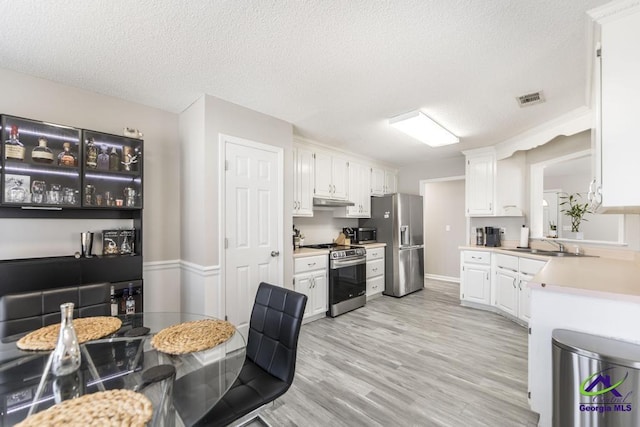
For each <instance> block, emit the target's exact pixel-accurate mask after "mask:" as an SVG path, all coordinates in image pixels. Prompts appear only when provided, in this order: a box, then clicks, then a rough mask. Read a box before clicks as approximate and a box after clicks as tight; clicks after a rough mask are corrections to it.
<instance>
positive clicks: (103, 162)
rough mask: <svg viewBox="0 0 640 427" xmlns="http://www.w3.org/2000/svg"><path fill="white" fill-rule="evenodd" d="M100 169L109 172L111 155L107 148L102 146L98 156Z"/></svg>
mask: <svg viewBox="0 0 640 427" xmlns="http://www.w3.org/2000/svg"><path fill="white" fill-rule="evenodd" d="M98 169H100V170H103V171H108V170H109V153H107V146H106V145H101V146H100V154H98Z"/></svg>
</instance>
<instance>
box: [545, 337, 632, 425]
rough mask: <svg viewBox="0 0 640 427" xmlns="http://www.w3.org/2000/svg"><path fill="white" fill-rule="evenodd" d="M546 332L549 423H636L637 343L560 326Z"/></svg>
mask: <svg viewBox="0 0 640 427" xmlns="http://www.w3.org/2000/svg"><path fill="white" fill-rule="evenodd" d="M551 337H552V348H553V354H552V357H553V426H554V427H637V426H640V345H638V344H634V343H630V342H625V341H619V340H615V339H611V338H605V337H600V336H595V335H589V334H585V333H582V332H576V331H568V330H565V329H556V330H554V331H553V332H552V334H551ZM638 339H640V332H639V333H638Z"/></svg>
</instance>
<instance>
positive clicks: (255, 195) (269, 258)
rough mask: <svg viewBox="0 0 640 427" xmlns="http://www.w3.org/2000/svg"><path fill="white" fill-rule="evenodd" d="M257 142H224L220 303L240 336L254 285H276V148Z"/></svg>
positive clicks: (278, 225)
mask: <svg viewBox="0 0 640 427" xmlns="http://www.w3.org/2000/svg"><path fill="white" fill-rule="evenodd" d="M259 146H262V144H255V146H247V145H243V144H242V143H241V142H238V143H236V142H231V141H226V145H225V153H226V165H227V171H226V175H225V200H226V203H225V206H224V209H225V225H226V227H225V228H226V230H225V231H226V238H227V249H226V251H225V277H224V286H225V291H226V300H225V306H226V314H227V318H228V320H229V321H230V322H231V323H233V324H234V325H235V326H236V327H237V328H238V330H239V331H240V332H241V333H242V334H243V335H244V336H245V338H246V332H247V329H248V327H249V319H250V316H251V310H252V308H253V303H254V300H255V296H256V291H257V289H258V285H259V284H260V282H268V283H271V284H274V285H278V284H281V274H280V271H281V270H282V267H281V265H280V262H281V261H280V257H279V253H280V251H281V250H282V248H281V247H280V245H281V243H280V242H281V241H282V240H281V239H279V236H280V235H281V234H282V230H281V228H282V224H281V219H280V218H279V204H280V203H281V196H280V194H279V192H280V191H281V188H280V178H279V174H281V171H279V168H280V162H279V159H278V152H277V150H278V149H277V148H275V147H272V148H273V149H274V151H268V150H267V149H261V148H257V147H259ZM264 147H269V146H264Z"/></svg>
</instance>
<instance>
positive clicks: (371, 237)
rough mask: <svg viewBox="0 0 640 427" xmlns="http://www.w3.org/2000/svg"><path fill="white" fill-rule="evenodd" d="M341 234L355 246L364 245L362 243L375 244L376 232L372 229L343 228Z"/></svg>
mask: <svg viewBox="0 0 640 427" xmlns="http://www.w3.org/2000/svg"><path fill="white" fill-rule="evenodd" d="M342 232H343V233H344V235H345V236H347V237H348V238H349V239H351V243H355V244H364V243H376V242H377V241H378V239H377V234H378V233H377V230H376V229H375V228H372V227H358V228H351V227H345V228H343V229H342Z"/></svg>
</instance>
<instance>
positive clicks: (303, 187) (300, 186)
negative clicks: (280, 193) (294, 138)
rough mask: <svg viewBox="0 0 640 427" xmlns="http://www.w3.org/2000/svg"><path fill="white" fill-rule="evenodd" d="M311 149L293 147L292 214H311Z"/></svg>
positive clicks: (312, 163) (312, 165) (312, 175)
mask: <svg viewBox="0 0 640 427" xmlns="http://www.w3.org/2000/svg"><path fill="white" fill-rule="evenodd" d="M313 167H314V162H313V151H311V150H309V149H307V148H304V147H294V149H293V216H313V179H314V174H313Z"/></svg>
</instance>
